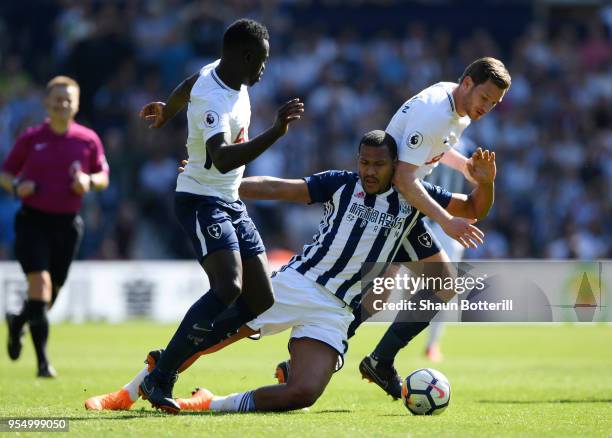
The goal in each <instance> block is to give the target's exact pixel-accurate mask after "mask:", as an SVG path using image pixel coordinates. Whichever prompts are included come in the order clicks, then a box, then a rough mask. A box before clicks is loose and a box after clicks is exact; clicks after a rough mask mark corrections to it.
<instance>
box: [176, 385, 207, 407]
mask: <svg viewBox="0 0 612 438" xmlns="http://www.w3.org/2000/svg"><path fill="white" fill-rule="evenodd" d="M212 399H213V393H212V392H210V391H209V390H208V389H204V388H196V389H195V391H193V392H192V393H191V397H190V398H177V399H175V401H176V402H177V403H178V405H179V406H180V407H181V410H182V411H208V410H209V409H210V402H211V401H212Z"/></svg>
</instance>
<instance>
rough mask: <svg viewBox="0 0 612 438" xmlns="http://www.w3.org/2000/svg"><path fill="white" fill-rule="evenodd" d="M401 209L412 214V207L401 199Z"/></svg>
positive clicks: (404, 212)
mask: <svg viewBox="0 0 612 438" xmlns="http://www.w3.org/2000/svg"><path fill="white" fill-rule="evenodd" d="M400 211H401V212H402V214H410V212H411V211H412V207H411V206H410V205H408V203H407V202H406V201H400Z"/></svg>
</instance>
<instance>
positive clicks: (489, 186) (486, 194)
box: [446, 148, 497, 219]
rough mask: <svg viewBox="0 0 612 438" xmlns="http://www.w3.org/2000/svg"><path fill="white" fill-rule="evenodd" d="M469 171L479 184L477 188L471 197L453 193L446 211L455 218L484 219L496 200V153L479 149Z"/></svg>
mask: <svg viewBox="0 0 612 438" xmlns="http://www.w3.org/2000/svg"><path fill="white" fill-rule="evenodd" d="M468 171H469V173H470V176H471V177H472V178H473V179H474V181H475V182H476V184H477V185H476V188H475V189H474V190H473V191H472V193H470V194H469V195H464V194H458V193H453V198H452V199H451V201H450V203H449V204H448V206H447V207H446V211H448V212H449V213H450V214H452V215H453V216H460V217H464V218H470V219H483V218H484V217H486V215H487V214H488V213H489V210H490V209H491V206H492V205H493V202H494V200H495V177H496V175H497V166H496V164H495V152H490V151H488V150H485V151H483V150H482V149H481V148H478V149H477V150H476V151H475V152H474V154H473V155H472V159H471V164H470V165H469V167H468Z"/></svg>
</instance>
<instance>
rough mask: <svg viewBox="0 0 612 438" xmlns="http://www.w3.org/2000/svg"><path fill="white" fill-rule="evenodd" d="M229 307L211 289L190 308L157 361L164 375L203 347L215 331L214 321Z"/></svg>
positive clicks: (174, 369)
mask: <svg viewBox="0 0 612 438" xmlns="http://www.w3.org/2000/svg"><path fill="white" fill-rule="evenodd" d="M227 307H228V306H227V305H226V304H225V303H224V302H223V301H221V300H220V299H219V297H217V295H216V294H215V293H214V291H212V290H211V291H209V292H208V293H206V294H204V295H203V296H202V297H201V298H200V299H199V300H198V301H196V302H195V303H194V304H193V305H192V306H191V307H190V308H189V310H188V311H187V313H186V314H185V316H184V317H183V321H181V324H180V325H179V327H178V329H177V330H176V332H175V333H174V336H172V339H171V340H170V342H169V343H168V346H167V347H166V349H165V350H164V352H163V354H162V355H161V358H160V359H159V362H158V363H157V368H158V369H159V371H160V372H161V373H162V377H165V378H166V379H169V378H170V377H171V376H172V375H174V373H176V371H177V370H178V369H179V367H180V366H181V365H182V364H183V362H185V361H186V360H187V359H189V357H191V356H192V355H193V354H195V353H197V352H198V351H200V350H201V349H202V346H203V345H205V341H206V340H207V338H208V337H209V336H210V335H211V334H212V332H213V321H214V320H215V319H216V318H217V317H218V316H219V314H221V313H222V312H223V311H224V310H225V309H227Z"/></svg>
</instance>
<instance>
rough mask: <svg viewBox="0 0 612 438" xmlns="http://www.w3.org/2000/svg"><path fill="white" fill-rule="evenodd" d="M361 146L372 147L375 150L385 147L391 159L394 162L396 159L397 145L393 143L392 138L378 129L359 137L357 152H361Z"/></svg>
mask: <svg viewBox="0 0 612 438" xmlns="http://www.w3.org/2000/svg"><path fill="white" fill-rule="evenodd" d="M362 145H365V146H372V147H375V148H379V147H383V146H386V147H387V149H389V154H391V158H392V159H394V160H395V159H396V158H397V143H395V140H394V139H393V137H391V136H390V135H389V134H387V133H386V132H385V131H381V130H380V129H376V130H374V131H370V132H366V133H365V135H364V136H363V137H361V141H360V142H359V152H361V146H362Z"/></svg>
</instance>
